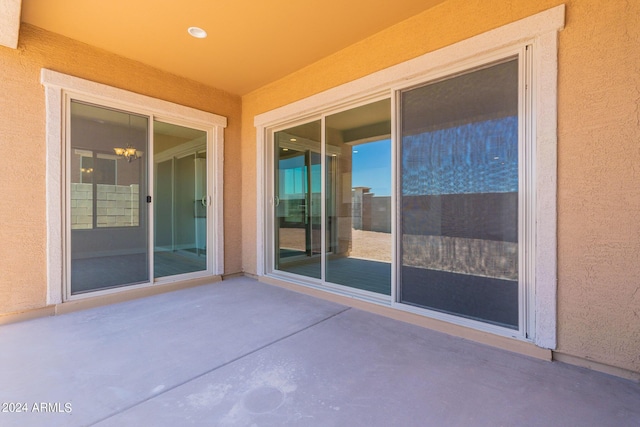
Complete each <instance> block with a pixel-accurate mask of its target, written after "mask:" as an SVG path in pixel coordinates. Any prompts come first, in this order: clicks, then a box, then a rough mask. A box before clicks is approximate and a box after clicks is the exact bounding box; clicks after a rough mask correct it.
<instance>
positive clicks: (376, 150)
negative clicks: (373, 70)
mask: <svg viewBox="0 0 640 427" xmlns="http://www.w3.org/2000/svg"><path fill="white" fill-rule="evenodd" d="M325 135H326V136H325V139H326V142H325V144H326V145H325V150H326V151H325V152H326V153H327V176H326V179H327V184H326V187H325V188H326V192H327V193H326V194H327V199H326V200H327V202H326V212H327V222H326V224H327V227H326V228H327V240H328V244H327V252H328V253H327V261H326V281H328V282H332V283H337V284H341V285H345V286H350V287H353V288H358V289H362V290H366V291H371V292H376V293H380V294H384V295H391V244H392V243H391V242H392V241H391V139H390V138H391V101H390V100H389V99H385V100H382V101H378V102H374V103H371V104H367V105H363V106H361V107H357V108H353V109H351V110H347V111H343V112H340V113H337V114H333V115H330V116H327V118H326V120H325Z"/></svg>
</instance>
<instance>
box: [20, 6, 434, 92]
mask: <svg viewBox="0 0 640 427" xmlns="http://www.w3.org/2000/svg"><path fill="white" fill-rule="evenodd" d="M11 1H12V2H17V3H18V4H19V3H20V0H11ZM444 1H445V0H395V1H391V0H375V1H371V0H350V1H349V2H345V1H343V0H322V1H318V0H313V1H305V2H300V1H297V0H274V1H269V2H261V1H255V0H235V1H229V2H212V1H208V0H190V1H188V2H157V1H154V0H136V1H133V2H132V1H129V0H110V1H103V2H89V1H82V0H55V1H51V0H22V21H23V22H26V23H29V24H31V25H34V26H36V27H40V28H42V29H45V30H48V31H51V32H53V33H57V34H61V35H63V36H66V37H69V38H71V39H74V40H77V41H80V42H83V43H87V44H89V45H91V46H95V47H98V48H101V49H104V50H107V51H109V52H112V53H115V54H117V55H120V56H123V57H125V58H129V59H134V60H136V61H139V62H142V63H144V64H146V65H150V66H152V67H155V68H158V69H160V70H163V71H167V72H169V73H172V74H175V75H178V76H181V77H186V78H188V79H191V80H195V81H197V82H200V83H203V84H206V85H207V86H210V87H214V88H217V89H222V90H224V91H227V92H229V93H232V94H235V95H244V94H246V93H248V92H251V91H252V90H255V89H257V88H259V87H262V86H264V85H265V84H268V83H270V82H272V81H275V80H278V79H280V78H282V77H284V76H286V75H288V74H291V73H293V72H294V71H296V70H299V69H301V68H304V67H306V66H308V65H309V64H311V63H313V62H316V61H318V60H320V59H321V58H323V57H325V56H327V55H330V54H332V53H334V52H336V51H339V50H341V49H343V48H345V47H347V46H349V45H351V44H353V43H356V42H358V41H360V40H363V39H365V38H367V37H369V36H371V35H373V34H375V33H377V32H379V31H382V30H383V29H385V28H387V27H389V26H391V25H394V24H396V23H398V22H401V21H403V20H405V19H408V18H410V17H411V16H413V15H416V14H418V13H420V12H422V11H424V10H425V9H429V8H431V7H434V6H435V5H438V4H440V3H443V2H444ZM193 26H196V27H199V28H201V29H203V30H204V31H206V32H207V33H208V37H206V38H203V39H196V38H194V37H192V36H191V35H189V33H188V32H187V29H188V28H189V27H193Z"/></svg>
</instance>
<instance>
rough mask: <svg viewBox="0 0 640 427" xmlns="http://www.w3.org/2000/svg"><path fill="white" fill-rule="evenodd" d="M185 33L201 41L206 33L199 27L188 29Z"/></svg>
mask: <svg viewBox="0 0 640 427" xmlns="http://www.w3.org/2000/svg"><path fill="white" fill-rule="evenodd" d="M187 32H188V33H189V34H191V35H192V36H193V37H195V38H197V39H203V38H205V37H207V32H206V31H205V30H203V29H202V28H199V27H189V29H188V30H187Z"/></svg>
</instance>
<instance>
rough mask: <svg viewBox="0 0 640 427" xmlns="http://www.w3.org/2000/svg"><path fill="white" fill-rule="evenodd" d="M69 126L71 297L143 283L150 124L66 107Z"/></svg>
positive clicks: (146, 256)
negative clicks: (121, 151)
mask: <svg viewBox="0 0 640 427" xmlns="http://www.w3.org/2000/svg"><path fill="white" fill-rule="evenodd" d="M70 126H71V132H70V146H69V151H70V153H69V162H70V168H69V169H70V174H69V181H70V182H69V197H68V206H69V217H68V228H69V239H70V244H69V249H70V250H69V257H68V260H69V267H68V277H69V282H70V288H71V294H80V293H85V292H91V291H96V290H102V289H109V288H115V287H119V286H123V285H130V284H136V283H145V282H148V281H149V260H150V256H149V249H148V247H149V244H148V242H149V232H148V222H147V218H148V215H147V206H148V204H147V194H148V188H147V167H146V162H145V160H144V159H145V156H146V155H147V153H148V143H149V132H148V129H149V123H148V118H147V117H143V116H139V115H136V114H131V113H127V112H123V111H117V110H113V109H109V108H104V107H98V106H95V105H91V104H86V103H82V102H78V101H71V105H70ZM114 148H120V149H125V150H127V149H128V150H129V152H128V153H129V154H130V156H129V157H121V156H118V155H116V153H115V151H114ZM133 150H135V154H134V151H133Z"/></svg>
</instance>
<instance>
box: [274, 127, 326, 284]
mask: <svg viewBox="0 0 640 427" xmlns="http://www.w3.org/2000/svg"><path fill="white" fill-rule="evenodd" d="M320 138H321V127H320V121H314V122H311V123H307V124H304V125H301V126H296V127H293V128H289V129H286V130H283V131H280V132H276V133H275V134H274V165H275V168H274V169H275V173H274V202H275V203H274V222H275V223H274V243H275V269H276V270H281V271H288V272H291V273H295V274H300V275H303V276H308V277H314V278H318V279H319V278H320V276H321V269H320V261H321V259H320V254H321V240H320V239H321V226H322V222H321V207H322V206H321V178H322V174H321V155H320V148H321V146H320Z"/></svg>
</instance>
